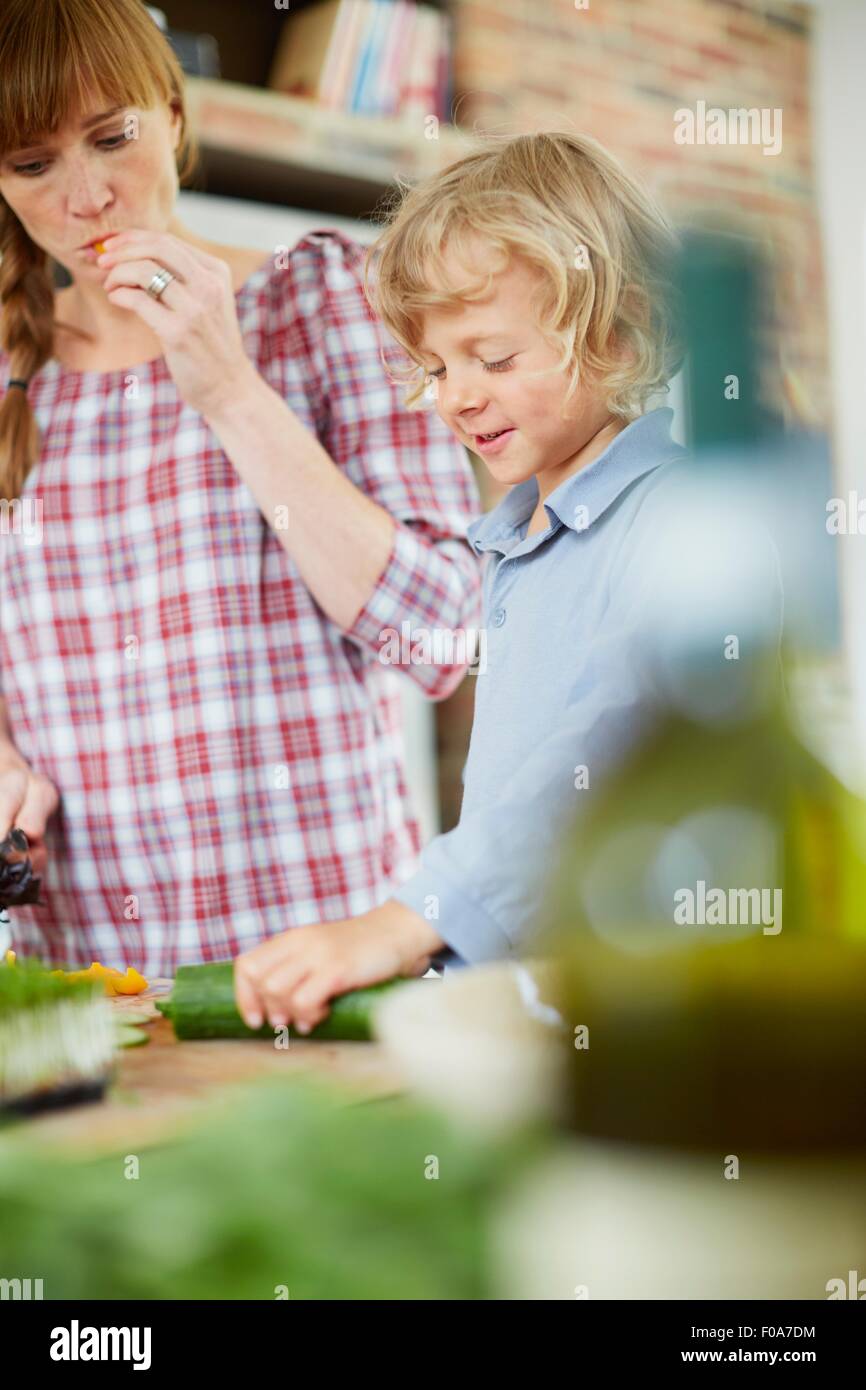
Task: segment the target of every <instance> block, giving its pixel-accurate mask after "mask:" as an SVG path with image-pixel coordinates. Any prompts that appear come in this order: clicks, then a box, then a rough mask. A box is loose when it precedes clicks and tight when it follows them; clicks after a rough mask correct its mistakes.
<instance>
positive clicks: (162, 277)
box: [147, 269, 174, 299]
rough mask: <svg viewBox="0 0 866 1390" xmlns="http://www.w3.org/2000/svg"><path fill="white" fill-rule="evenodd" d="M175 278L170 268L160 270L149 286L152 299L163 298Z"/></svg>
mask: <svg viewBox="0 0 866 1390" xmlns="http://www.w3.org/2000/svg"><path fill="white" fill-rule="evenodd" d="M173 279H174V276H173V275H172V273H171V271H170V270H165V269H162V270H158V271H157V272H156V274H155V275H154V277H153V279H152V280H151V282H150V284H149V285H148V287H147V293H148V294H149V295H150V297H151V299H161V298H162V296H163V294H164V293H165V291H166V289H167V288H168V286H169V285H170V284H171V282H172V280H173Z"/></svg>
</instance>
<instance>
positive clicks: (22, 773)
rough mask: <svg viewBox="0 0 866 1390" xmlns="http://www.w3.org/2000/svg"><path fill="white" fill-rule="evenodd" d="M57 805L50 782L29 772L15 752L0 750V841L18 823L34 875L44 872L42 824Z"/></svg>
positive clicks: (45, 852)
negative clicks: (26, 842) (26, 840)
mask: <svg viewBox="0 0 866 1390" xmlns="http://www.w3.org/2000/svg"><path fill="white" fill-rule="evenodd" d="M59 804H60V797H59V795H58V792H57V788H56V787H55V786H54V784H53V782H49V780H48V778H47V777H43V776H42V775H41V774H40V773H36V772H31V770H30V768H29V767H28V766H27V764H26V763H25V761H24V759H23V758H22V757H20V755H19V754H18V753H16V752H14V751H13V752H10V751H7V750H5V749H3V750H0V840H3V839H5V838H6V836H7V835H8V833H9V831H10V830H11V829H12V827H13V825H17V826H20V828H21V829H22V830H23V831H24V834H25V835H26V836H27V839H28V841H29V844H30V848H29V850H28V851H27V852H28V855H29V857H30V862H31V864H32V865H33V872H34V873H35V874H42V873H44V871H45V864H46V861H47V858H48V852H47V850H46V848H45V827H46V824H47V822H48V819H49V817H50V816H52V815H53V814H54V812H55V811H56V810H57V807H58V806H59Z"/></svg>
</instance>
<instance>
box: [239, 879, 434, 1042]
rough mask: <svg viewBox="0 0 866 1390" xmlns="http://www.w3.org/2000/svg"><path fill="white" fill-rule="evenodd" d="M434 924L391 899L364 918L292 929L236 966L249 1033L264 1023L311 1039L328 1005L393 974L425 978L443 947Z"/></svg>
mask: <svg viewBox="0 0 866 1390" xmlns="http://www.w3.org/2000/svg"><path fill="white" fill-rule="evenodd" d="M444 944H445V943H444V942H443V940H442V938H441V937H440V936H439V935H437V933H436V932H435V931H434V930H433V928H432V926H431V924H430V923H429V922H427V921H426V920H425V919H424V918H423V917H419V916H418V914H417V913H416V912H413V911H412V910H411V909H410V908H408V907H404V906H403V904H402V903H399V902H396V901H395V900H394V899H389V901H388V902H386V903H383V904H382V906H381V907H377V908H373V910H372V911H371V912H365V913H364V914H363V915H362V916H360V917H350V918H347V919H345V920H343V921H340V922H322V923H320V924H317V925H316V926H309V927H295V928H294V929H293V930H292V931H287V932H283V933H282V934H281V935H280V936H275V937H273V938H272V939H271V940H270V941H263V942H262V944H261V945H260V946H256V947H255V948H254V949H253V950H252V951H245V952H244V954H243V955H242V956H238V958H237V960H236V961H235V999H236V1001H237V1006H238V1011H239V1012H240V1014H241V1016H242V1018H243V1019H244V1022H245V1023H246V1025H247V1027H248V1028H260V1027H261V1026H262V1023H263V1022H264V1020H265V1019H267V1020H268V1022H269V1023H270V1025H271V1027H272V1028H282V1027H284V1026H285V1025H286V1024H289V1023H291V1024H292V1025H293V1026H294V1027H295V1028H296V1029H297V1031H298V1032H299V1033H308V1032H310V1030H311V1029H312V1028H315V1026H316V1024H318V1023H321V1022H322V1020H323V1019H324V1018H327V1016H328V1001H329V1000H330V999H332V998H333V997H334V995H336V994H345V993H346V991H347V990H350V989H360V988H362V987H363V986H364V985H373V984H377V983H378V982H379V981H380V980H390V979H393V977H394V976H395V975H423V973H424V971H425V970H427V969H428V967H429V965H430V957H431V956H432V955H433V954H435V952H436V951H438V950H441V948H442V947H443V946H444Z"/></svg>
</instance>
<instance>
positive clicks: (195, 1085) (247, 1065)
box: [4, 980, 404, 1154]
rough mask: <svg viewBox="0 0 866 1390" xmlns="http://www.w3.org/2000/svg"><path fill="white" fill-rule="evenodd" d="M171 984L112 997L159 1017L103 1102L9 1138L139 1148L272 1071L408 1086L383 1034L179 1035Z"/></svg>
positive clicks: (350, 1094)
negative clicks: (162, 1007) (285, 1039)
mask: <svg viewBox="0 0 866 1390" xmlns="http://www.w3.org/2000/svg"><path fill="white" fill-rule="evenodd" d="M170 989H171V981H170V980H155V981H153V982H152V984H151V987H150V988H149V989H148V990H147V991H146V992H145V993H144V994H141V995H133V996H129V997H126V998H117V999H110V1000H107V1001H106V1003H107V1005H108V1006H109V1007H110V1008H111V1009H112V1011H113V1012H114V1013H116V1014H118V1015H119V1016H122V1015H123V1014H128V1013H132V1014H140V1013H143V1012H147V1013H149V1014H150V1015H151V1018H152V1020H153V1021H152V1022H149V1023H146V1024H142V1025H141V1027H142V1028H143V1029H144V1031H146V1032H147V1033H148V1035H149V1039H150V1040H149V1042H147V1043H146V1044H144V1045H142V1046H141V1047H131V1048H124V1049H122V1050H120V1051H119V1052H118V1054H117V1062H116V1072H115V1077H114V1081H113V1082H112V1084H111V1085H110V1087H109V1089H108V1091H107V1093H106V1095H105V1097H104V1099H103V1100H102V1101H97V1102H94V1103H93V1104H87V1105H76V1106H71V1107H69V1108H67V1109H63V1110H56V1111H47V1112H45V1113H43V1114H41V1115H38V1116H34V1117H32V1118H30V1119H28V1120H26V1121H24V1122H22V1123H21V1124H19V1125H16V1126H15V1127H14V1129H10V1130H6V1131H5V1132H4V1141H5V1140H8V1139H10V1138H15V1137H18V1136H20V1137H21V1138H22V1140H23V1141H24V1142H28V1141H32V1140H34V1139H35V1140H36V1141H37V1142H39V1143H42V1142H46V1143H48V1144H50V1145H52V1146H55V1147H56V1146H58V1145H59V1146H60V1147H62V1148H63V1149H68V1150H70V1151H72V1150H74V1151H76V1152H80V1153H82V1154H88V1153H102V1152H106V1151H112V1150H122V1151H123V1152H130V1151H133V1152H134V1151H135V1150H136V1149H137V1148H138V1147H142V1146H146V1145H148V1144H154V1143H159V1142H161V1141H163V1140H166V1139H169V1138H172V1137H174V1136H175V1135H177V1134H180V1133H182V1132H184V1131H185V1130H188V1129H190V1128H191V1127H193V1126H194V1125H195V1124H196V1123H197V1122H198V1121H199V1120H200V1118H201V1116H202V1114H203V1113H204V1112H206V1111H207V1110H208V1109H209V1108H210V1107H211V1106H213V1105H214V1104H215V1103H216V1104H218V1103H220V1102H222V1101H228V1100H230V1098H231V1093H232V1091H233V1089H234V1088H236V1087H239V1086H243V1085H244V1083H245V1082H249V1081H259V1080H262V1079H264V1078H266V1077H276V1076H286V1075H292V1074H294V1075H299V1074H304V1075H307V1076H315V1077H319V1078H321V1079H322V1080H328V1081H332V1082H334V1083H335V1084H339V1085H340V1086H342V1087H343V1088H344V1090H345V1092H346V1096H347V1100H348V1101H349V1102H352V1101H364V1100H372V1099H378V1098H381V1097H385V1096H392V1095H396V1094H398V1093H399V1092H400V1091H402V1090H403V1089H404V1085H403V1081H402V1079H401V1076H400V1073H399V1071H398V1069H397V1068H396V1066H395V1065H394V1063H393V1061H391V1060H390V1057H389V1054H388V1053H387V1052H386V1049H385V1048H384V1047H383V1046H382V1045H381V1044H380V1043H375V1042H370V1043H359V1042H340V1043H336V1042H314V1041H310V1040H308V1039H305V1040H301V1039H296V1038H292V1039H291V1040H290V1042H289V1046H288V1047H287V1048H277V1047H275V1046H274V1044H273V1043H272V1042H270V1041H267V1040H258V1039H254V1038H250V1039H239V1040H236V1041H235V1040H224V1039H214V1040H209V1041H206V1042H178V1041H177V1039H176V1038H175V1036H174V1031H173V1029H172V1026H171V1023H170V1022H169V1020H168V1019H166V1018H163V1017H162V1015H161V1014H160V1013H159V1012H158V1011H157V1009H156V1007H155V1000H156V999H157V998H159V997H160V995H163V994H166V993H168V992H169V991H170Z"/></svg>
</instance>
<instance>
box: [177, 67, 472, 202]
mask: <svg viewBox="0 0 866 1390" xmlns="http://www.w3.org/2000/svg"><path fill="white" fill-rule="evenodd" d="M187 104H188V109H189V115H190V122H191V125H192V128H193V130H194V131H195V133H196V136H197V138H198V141H199V147H200V151H201V169H202V174H201V177H200V178H199V180H198V182H197V183H196V184H194V185H193V186H194V187H203V188H204V189H205V190H206V191H207V192H209V193H218V194H225V195H229V196H234V197H243V198H255V199H256V200H258V201H260V202H268V203H287V204H291V205H293V206H296V207H307V208H316V209H320V210H322V211H326V212H334V213H339V214H341V215H342V216H347V217H369V216H370V215H371V213H372V212H373V210H374V208H375V207H376V205H377V203H379V201H380V200H381V199H382V197H383V196H384V195H385V194H386V193H387V192H388V191H389V190H390V189H392V188H393V185H394V180H395V178H397V177H398V176H399V177H401V178H405V179H409V180H413V181H414V180H416V179H418V178H424V177H425V176H426V175H427V174H430V173H433V172H435V171H436V170H437V169H441V168H443V167H444V166H445V165H446V164H450V163H451V162H452V161H453V160H455V159H458V158H459V157H460V155H461V154H463V153H465V151H466V150H467V149H468V148H469V145H470V140H469V138H468V137H467V136H466V135H464V134H462V133H461V132H459V131H458V130H457V129H456V128H455V127H453V126H449V125H445V124H441V125H440V126H439V130H438V138H437V139H434V140H428V139H427V138H426V137H425V131H424V124H423V122H422V121H421V120H417V119H415V120H410V121H405V120H402V119H398V118H387V117H385V118H380V117H372V116H358V115H353V114H350V113H347V112H343V111H332V110H329V109H327V108H325V107H321V106H318V105H316V104H315V103H314V102H311V101H307V100H305V99H303V98H300V97H290V96H284V95H283V94H282V93H279V92H272V91H269V90H268V89H266V88H263V87H252V86H247V85H245V84H243V83H237V82H226V81H224V80H223V79H219V80H213V79H208V78H197V77H189V78H187Z"/></svg>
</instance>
